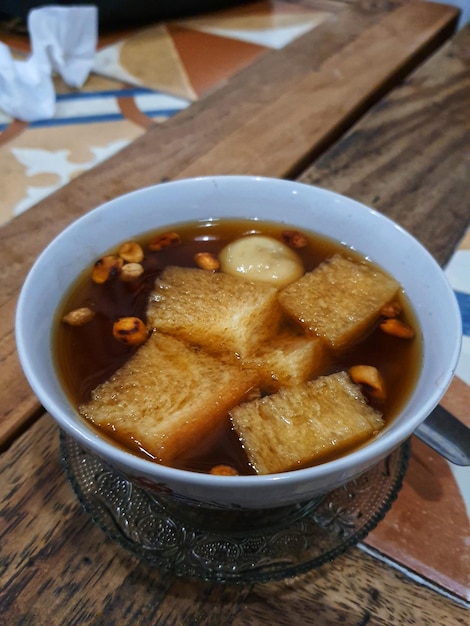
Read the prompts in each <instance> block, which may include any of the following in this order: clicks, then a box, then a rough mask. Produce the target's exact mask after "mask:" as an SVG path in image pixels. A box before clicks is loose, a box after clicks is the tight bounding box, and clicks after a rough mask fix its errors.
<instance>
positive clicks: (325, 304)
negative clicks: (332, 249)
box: [279, 254, 400, 349]
mask: <svg viewBox="0 0 470 626" xmlns="http://www.w3.org/2000/svg"><path fill="white" fill-rule="evenodd" d="M399 287H400V286H399V283H398V282H397V281H395V280H394V279H393V278H391V277H390V276H387V275H386V274H383V273H382V272H380V271H379V270H377V269H376V268H374V267H373V266H372V265H370V264H368V263H356V262H353V261H350V260H348V259H346V258H344V257H343V256H341V255H339V254H335V255H334V256H333V257H332V258H331V259H329V260H327V261H324V262H323V263H321V264H320V265H319V266H318V267H317V268H315V269H314V270H312V271H311V272H308V273H307V274H304V276H302V277H301V278H299V280H297V281H296V282H295V283H292V284H290V285H288V286H287V287H286V288H285V289H283V290H282V291H281V292H280V294H279V301H280V303H281V305H282V307H283V309H284V310H285V311H286V313H287V314H288V315H289V316H290V317H292V318H293V319H294V320H296V321H297V322H298V323H299V324H300V325H301V326H302V327H304V328H305V329H306V330H307V331H309V332H312V333H314V334H316V335H319V336H321V337H324V338H325V339H326V340H328V341H329V343H330V344H331V346H332V347H333V348H335V349H340V348H345V347H347V346H348V345H350V344H352V343H354V342H355V341H357V340H358V339H359V338H360V336H361V335H362V334H363V333H365V332H366V331H367V330H368V329H369V328H370V327H371V326H372V325H373V323H374V322H375V321H376V320H377V319H378V317H379V315H380V309H381V307H382V306H383V305H385V304H387V303H388V302H390V301H391V300H392V299H393V298H394V297H395V296H396V294H397V292H398V289H399Z"/></svg>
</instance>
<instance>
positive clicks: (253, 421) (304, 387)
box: [230, 372, 383, 474]
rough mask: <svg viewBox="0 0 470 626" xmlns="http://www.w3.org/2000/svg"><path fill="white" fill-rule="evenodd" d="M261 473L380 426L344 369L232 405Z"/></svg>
mask: <svg viewBox="0 0 470 626" xmlns="http://www.w3.org/2000/svg"><path fill="white" fill-rule="evenodd" d="M230 415H231V418H232V422H233V425H234V427H235V430H236V431H237V433H238V435H239V437H240V440H241V441H242V443H243V445H244V448H245V451H246V453H247V455H248V458H249V459H250V462H251V464H252V466H253V467H254V469H255V470H256V471H257V473H259V474H269V473H275V472H284V471H288V470H292V469H297V468H299V467H304V466H305V465H311V464H312V463H315V462H320V461H322V460H325V458H329V457H332V456H333V455H336V454H341V452H343V451H345V450H347V449H349V448H350V447H353V446H355V445H359V444H360V443H361V442H362V441H365V440H366V439H368V438H369V437H371V436H372V435H373V434H374V433H375V432H377V431H378V430H380V429H381V428H382V426H383V420H382V417H381V415H380V413H378V412H377V411H375V410H374V409H373V408H372V407H370V406H369V405H368V404H367V401H366V399H365V397H364V396H363V395H362V392H361V389H360V387H359V386H358V385H355V384H354V383H352V382H351V380H350V379H349V377H348V376H347V374H346V373H345V372H339V373H336V374H331V375H329V376H320V377H319V378H316V379H315V380H313V381H310V382H306V383H304V384H301V385H297V386H294V387H289V388H287V387H286V388H282V389H280V390H279V391H278V392H277V393H275V394H273V395H271V396H265V397H264V398H261V399H259V400H253V401H251V402H246V403H244V404H241V405H239V406H237V407H235V408H234V409H232V410H231V411H230Z"/></svg>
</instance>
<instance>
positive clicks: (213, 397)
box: [79, 332, 254, 464]
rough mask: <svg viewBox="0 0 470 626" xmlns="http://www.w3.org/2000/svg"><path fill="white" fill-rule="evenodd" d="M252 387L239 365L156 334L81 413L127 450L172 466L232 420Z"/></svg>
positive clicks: (102, 385)
mask: <svg viewBox="0 0 470 626" xmlns="http://www.w3.org/2000/svg"><path fill="white" fill-rule="evenodd" d="M253 383H254V377H253V375H252V374H251V373H249V372H247V371H243V370H242V369H241V368H240V367H239V366H238V365H236V364H234V363H232V362H231V363H224V362H223V361H221V359H219V358H216V357H214V356H212V355H210V354H208V353H206V352H205V351H203V350H201V349H200V348H195V347H193V346H191V345H189V344H187V343H186V342H184V341H181V340H179V339H176V338H174V337H171V336H169V335H164V334H163V333H159V332H153V333H152V334H151V335H150V337H149V339H148V340H147V342H146V343H145V344H143V345H142V346H141V347H140V348H139V349H138V350H137V352H135V354H134V355H133V356H132V357H131V358H130V359H129V360H128V361H127V362H126V363H125V364H124V365H123V366H122V367H121V368H120V369H119V370H118V371H117V372H116V373H115V374H114V375H113V376H111V378H110V379H109V380H107V381H106V382H104V383H102V384H100V385H98V387H96V389H94V391H93V392H92V397H91V399H90V401H89V402H87V403H85V404H82V405H81V406H80V407H79V412H80V414H81V415H83V416H84V417H85V418H86V419H88V420H90V421H91V422H92V423H93V424H95V425H96V426H98V427H100V428H102V429H103V430H104V431H105V432H106V431H108V432H110V431H112V434H113V438H115V439H117V440H118V441H121V443H122V444H124V445H125V446H127V447H130V448H131V449H132V448H134V449H141V450H142V449H143V450H145V451H146V452H147V453H148V454H150V455H152V456H153V457H154V458H155V459H157V460H158V461H160V462H162V463H168V464H171V462H172V461H173V459H175V458H177V457H178V456H180V455H181V454H183V453H185V452H186V451H187V450H191V449H192V448H193V447H194V446H197V445H198V442H200V441H201V440H202V439H203V438H204V437H205V436H206V435H207V434H208V433H210V432H211V431H212V430H213V429H214V428H215V426H216V425H217V424H219V423H220V420H224V419H227V415H228V411H229V409H231V408H232V407H233V406H235V405H236V404H238V403H239V402H240V400H242V399H245V397H246V394H247V393H248V392H249V390H250V389H251V387H252V386H253Z"/></svg>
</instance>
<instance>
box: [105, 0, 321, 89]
mask: <svg viewBox="0 0 470 626" xmlns="http://www.w3.org/2000/svg"><path fill="white" fill-rule="evenodd" d="M329 15H330V14H329V13H326V12H324V11H318V10H311V9H307V8H306V7H301V6H299V5H293V4H288V3H284V2H256V3H253V4H249V5H243V6H239V7H234V8H230V9H227V10H224V11H218V12H216V13H212V14H208V15H200V16H197V17H192V18H187V19H183V20H175V21H171V22H168V23H166V24H158V25H154V26H150V27H148V28H146V29H142V30H140V31H138V32H136V33H134V34H133V35H131V36H129V37H126V38H124V39H122V40H121V41H118V42H116V43H114V44H112V45H110V46H106V47H104V48H101V49H100V50H99V51H98V53H97V55H96V59H95V65H94V71H95V72H97V73H99V74H103V75H105V76H109V77H112V78H118V79H120V80H123V81H126V82H128V83H131V84H134V85H141V86H145V87H149V88H152V89H158V90H160V91H165V92H168V93H173V94H175V95H178V96H181V97H183V98H187V99H188V100H197V99H198V98H200V97H201V96H203V95H204V94H205V93H207V92H208V91H210V90H211V89H213V88H214V87H215V86H216V85H217V84H219V83H220V82H221V81H223V80H226V79H227V78H228V77H230V76H232V75H233V74H235V73H236V72H238V71H239V70H241V69H243V68H244V67H246V66H247V65H249V64H250V63H252V62H253V61H254V60H255V59H256V58H257V57H258V56H259V55H261V54H263V53H265V52H266V51H267V50H269V49H271V48H282V47H283V46H285V45H287V44H288V43H290V42H291V41H293V40H294V39H296V38H297V37H299V36H300V35H302V34H304V33H306V32H308V31H310V30H311V29H312V28H314V27H315V26H317V25H318V24H320V23H321V22H322V21H323V20H325V19H326V18H327V17H329Z"/></svg>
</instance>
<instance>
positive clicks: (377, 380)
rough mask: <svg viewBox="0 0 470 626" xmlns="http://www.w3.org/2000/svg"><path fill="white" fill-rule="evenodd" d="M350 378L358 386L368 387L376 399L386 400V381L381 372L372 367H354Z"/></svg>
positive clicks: (350, 369) (350, 372)
mask: <svg viewBox="0 0 470 626" xmlns="http://www.w3.org/2000/svg"><path fill="white" fill-rule="evenodd" d="M348 374H349V378H350V379H351V380H352V381H353V382H354V383H356V384H357V385H366V387H367V388H368V391H369V393H370V394H371V395H372V396H373V397H374V398H385V381H384V379H383V378H382V375H381V374H380V372H379V370H378V369H377V368H376V367H374V366H372V365H353V366H352V367H351V368H349V371H348Z"/></svg>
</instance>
